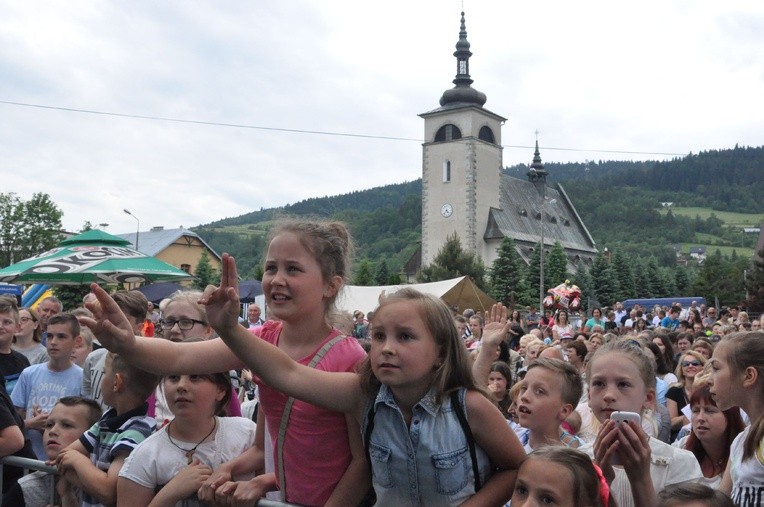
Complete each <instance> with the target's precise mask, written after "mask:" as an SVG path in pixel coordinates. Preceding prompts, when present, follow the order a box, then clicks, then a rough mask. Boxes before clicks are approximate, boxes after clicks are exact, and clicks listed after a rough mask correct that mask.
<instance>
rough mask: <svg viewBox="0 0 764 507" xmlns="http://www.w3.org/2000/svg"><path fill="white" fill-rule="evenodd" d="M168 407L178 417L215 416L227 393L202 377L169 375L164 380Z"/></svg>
mask: <svg viewBox="0 0 764 507" xmlns="http://www.w3.org/2000/svg"><path fill="white" fill-rule="evenodd" d="M164 394H165V397H166V398H167V406H168V407H169V409H170V411H171V412H172V413H173V414H174V415H175V416H176V417H184V416H186V417H187V416H189V415H193V414H199V415H209V416H211V415H214V414H215V407H216V405H217V403H218V402H219V401H220V400H222V399H223V396H225V392H224V391H223V390H222V389H221V388H220V387H218V385H217V384H215V383H214V382H212V381H211V380H210V379H209V378H207V377H203V376H201V375H169V376H167V377H165V379H164Z"/></svg>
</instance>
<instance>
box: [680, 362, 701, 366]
mask: <svg viewBox="0 0 764 507" xmlns="http://www.w3.org/2000/svg"><path fill="white" fill-rule="evenodd" d="M689 366H702V365H701V364H700V361H682V368H687V367H689Z"/></svg>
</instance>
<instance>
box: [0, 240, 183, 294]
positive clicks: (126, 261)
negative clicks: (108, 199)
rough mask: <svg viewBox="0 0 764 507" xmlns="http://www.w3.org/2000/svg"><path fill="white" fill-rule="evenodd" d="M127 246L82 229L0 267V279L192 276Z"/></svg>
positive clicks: (69, 281) (63, 281) (72, 281)
mask: <svg viewBox="0 0 764 507" xmlns="http://www.w3.org/2000/svg"><path fill="white" fill-rule="evenodd" d="M129 245H130V242H129V241H127V240H125V239H122V238H119V237H117V236H112V235H111V234H108V233H106V232H104V231H99V230H91V231H87V232H83V233H82V234H79V235H77V236H73V237H71V238H68V239H65V240H64V241H62V242H61V243H59V244H58V246H57V247H56V248H54V249H52V250H48V251H47V252H43V253H41V254H39V255H35V256H34V257H30V258H29V259H24V260H23V261H21V262H17V263H16V264H13V265H11V266H8V267H7V268H4V269H0V282H14V283H46V284H50V285H82V284H86V283H91V282H99V283H117V284H121V283H152V282H162V281H169V280H184V279H190V278H193V276H191V275H189V274H188V273H186V272H185V271H183V270H181V269H178V268H176V267H174V266H172V265H170V264H167V263H166V262H163V261H160V260H159V259H156V258H154V257H151V256H149V255H146V254H144V253H141V252H139V251H138V250H135V249H134V248H131V247H130V246H129Z"/></svg>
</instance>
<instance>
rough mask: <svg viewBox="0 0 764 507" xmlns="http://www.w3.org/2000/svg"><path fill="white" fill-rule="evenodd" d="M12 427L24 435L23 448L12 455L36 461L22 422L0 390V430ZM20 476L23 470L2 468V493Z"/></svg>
mask: <svg viewBox="0 0 764 507" xmlns="http://www.w3.org/2000/svg"><path fill="white" fill-rule="evenodd" d="M14 425H15V426H18V427H19V428H21V432H22V433H24V447H22V448H21V449H20V450H18V451H16V452H14V453H13V455H14V456H20V457H22V458H30V459H37V457H36V456H35V454H34V451H33V450H32V442H30V441H29V438H28V437H27V436H26V432H25V431H24V420H23V419H22V418H21V416H19V414H18V413H17V412H16V410H15V409H14V408H13V402H12V401H11V398H10V396H8V393H7V392H6V391H5V388H0V430H4V429H5V428H7V427H9V426H14ZM22 475H24V470H23V469H22V468H20V467H15V466H9V465H5V466H4V467H3V493H5V492H6V491H8V490H9V489H10V488H11V487H12V486H13V485H15V484H16V481H18V480H19V478H20V477H21V476H22Z"/></svg>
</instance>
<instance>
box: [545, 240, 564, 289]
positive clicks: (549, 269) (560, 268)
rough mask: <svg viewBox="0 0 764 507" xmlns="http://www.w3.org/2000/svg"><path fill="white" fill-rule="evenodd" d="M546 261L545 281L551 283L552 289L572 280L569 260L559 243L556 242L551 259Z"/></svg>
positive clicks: (550, 254)
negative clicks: (569, 272)
mask: <svg viewBox="0 0 764 507" xmlns="http://www.w3.org/2000/svg"><path fill="white" fill-rule="evenodd" d="M544 261H545V262H544V279H545V280H548V281H549V284H550V287H556V286H557V285H559V284H561V283H563V282H564V281H565V280H567V279H568V278H570V277H569V276H568V258H567V257H566V256H565V249H564V248H563V247H562V245H561V244H560V242H559V241H555V243H554V246H553V247H552V251H551V252H549V258H548V259H546V258H545V259H544Z"/></svg>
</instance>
